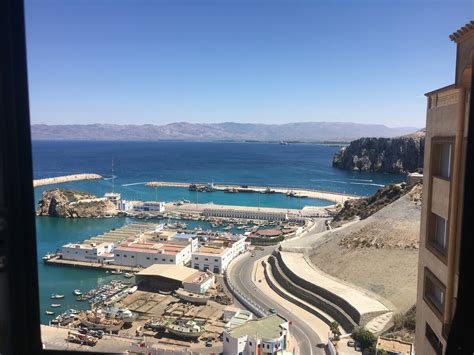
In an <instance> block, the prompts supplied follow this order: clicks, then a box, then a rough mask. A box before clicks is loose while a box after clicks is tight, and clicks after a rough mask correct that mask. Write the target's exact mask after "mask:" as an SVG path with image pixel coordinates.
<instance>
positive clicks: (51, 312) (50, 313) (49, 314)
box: [44, 311, 54, 316]
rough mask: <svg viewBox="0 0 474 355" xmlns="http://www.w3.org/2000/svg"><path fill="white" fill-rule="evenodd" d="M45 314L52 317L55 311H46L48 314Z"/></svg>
mask: <svg viewBox="0 0 474 355" xmlns="http://www.w3.org/2000/svg"><path fill="white" fill-rule="evenodd" d="M44 313H46V314H47V315H48V316H52V315H53V314H54V312H53V311H46V312H44Z"/></svg>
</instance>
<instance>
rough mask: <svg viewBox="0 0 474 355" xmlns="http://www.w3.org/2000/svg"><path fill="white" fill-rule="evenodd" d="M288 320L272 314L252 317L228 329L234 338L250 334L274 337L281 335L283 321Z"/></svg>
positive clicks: (266, 337)
mask: <svg viewBox="0 0 474 355" xmlns="http://www.w3.org/2000/svg"><path fill="white" fill-rule="evenodd" d="M287 322H288V321H287V320H286V319H285V318H283V317H282V316H280V315H278V314H272V315H270V316H268V317H264V318H259V319H252V320H249V321H248V322H246V323H244V324H242V325H239V326H237V327H235V328H233V329H230V330H229V331H228V333H229V335H230V336H232V337H234V338H240V337H243V336H246V335H250V336H252V337H254V338H264V339H274V338H279V337H280V332H281V330H282V327H280V325H282V324H283V323H287Z"/></svg>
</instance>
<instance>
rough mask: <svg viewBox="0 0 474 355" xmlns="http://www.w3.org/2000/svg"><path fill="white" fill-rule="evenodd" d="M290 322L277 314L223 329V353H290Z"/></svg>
mask: <svg viewBox="0 0 474 355" xmlns="http://www.w3.org/2000/svg"><path fill="white" fill-rule="evenodd" d="M289 337H290V323H289V322H288V321H287V320H286V319H285V318H283V317H281V316H279V315H278V314H273V315H271V316H268V317H264V318H259V319H252V320H249V321H247V322H245V323H244V324H242V325H239V326H236V327H233V328H230V329H226V330H224V333H223V336H222V342H223V344H224V355H256V354H285V353H287V354H291V353H292V351H293V349H290V346H289Z"/></svg>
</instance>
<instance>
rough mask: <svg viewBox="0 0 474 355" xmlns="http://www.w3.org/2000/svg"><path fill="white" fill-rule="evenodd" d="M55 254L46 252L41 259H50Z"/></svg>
mask: <svg viewBox="0 0 474 355" xmlns="http://www.w3.org/2000/svg"><path fill="white" fill-rule="evenodd" d="M55 256H56V254H55V253H46V255H45V256H43V260H44V261H47V260H51V259H52V258H54V257H55Z"/></svg>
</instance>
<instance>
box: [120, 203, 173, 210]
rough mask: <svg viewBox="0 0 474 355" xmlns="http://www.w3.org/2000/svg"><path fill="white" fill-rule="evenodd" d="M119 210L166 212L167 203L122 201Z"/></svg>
mask: <svg viewBox="0 0 474 355" xmlns="http://www.w3.org/2000/svg"><path fill="white" fill-rule="evenodd" d="M118 208H119V210H121V211H144V212H164V211H165V203H164V202H157V201H145V202H143V201H129V200H120V201H119V204H118Z"/></svg>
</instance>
